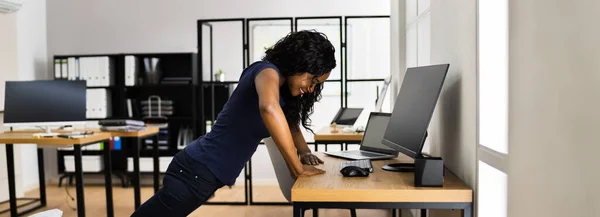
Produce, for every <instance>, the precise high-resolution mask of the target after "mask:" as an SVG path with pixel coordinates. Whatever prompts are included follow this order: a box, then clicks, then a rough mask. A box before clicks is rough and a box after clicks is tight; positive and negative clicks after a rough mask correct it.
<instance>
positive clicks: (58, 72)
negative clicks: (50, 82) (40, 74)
mask: <svg viewBox="0 0 600 217" xmlns="http://www.w3.org/2000/svg"><path fill="white" fill-rule="evenodd" d="M60 67H61V59H55V60H54V78H61V77H62V74H61V73H62V71H61V70H60Z"/></svg>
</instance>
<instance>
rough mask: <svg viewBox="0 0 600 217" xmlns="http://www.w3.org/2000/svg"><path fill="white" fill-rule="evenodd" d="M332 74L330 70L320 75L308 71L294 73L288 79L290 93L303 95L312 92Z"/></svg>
mask: <svg viewBox="0 0 600 217" xmlns="http://www.w3.org/2000/svg"><path fill="white" fill-rule="evenodd" d="M330 74H331V72H328V73H325V74H323V75H321V76H319V77H317V76H315V75H312V74H310V73H308V72H305V73H302V74H297V75H292V76H290V77H288V80H287V83H288V86H289V88H290V93H291V94H292V96H302V95H303V94H305V93H312V92H313V91H314V90H315V86H316V85H317V84H319V83H323V82H324V81H325V80H327V78H329V75H330Z"/></svg>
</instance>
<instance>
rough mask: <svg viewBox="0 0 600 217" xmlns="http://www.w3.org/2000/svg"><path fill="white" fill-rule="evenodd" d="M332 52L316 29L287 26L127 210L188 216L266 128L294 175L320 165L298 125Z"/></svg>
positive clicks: (239, 164)
mask: <svg viewBox="0 0 600 217" xmlns="http://www.w3.org/2000/svg"><path fill="white" fill-rule="evenodd" d="M334 52H335V49H334V47H333V45H332V44H331V43H330V42H329V41H328V40H327V37H326V36H325V35H324V34H322V33H318V32H315V31H300V32H295V33H290V34H289V35H287V36H286V37H284V38H283V39H281V40H280V41H279V42H277V43H276V44H275V45H274V46H273V47H271V48H270V49H268V50H267V51H266V55H265V56H264V58H263V60H262V61H258V62H255V63H253V64H252V65H250V66H249V67H248V68H246V69H245V70H244V71H243V73H242V75H241V77H240V80H239V84H238V86H237V88H236V89H235V91H234V92H233V94H232V95H231V97H230V99H229V101H227V103H226V104H225V106H224V107H223V110H222V111H221V112H220V113H219V115H218V117H217V121H216V123H215V125H214V126H213V127H212V129H211V131H210V132H209V133H208V134H206V135H204V136H201V137H200V138H198V139H196V140H195V141H193V142H192V143H190V144H189V145H188V146H187V147H186V148H185V149H184V150H183V151H181V152H179V153H178V154H176V155H175V157H174V158H173V161H172V162H171V164H170V165H169V167H168V169H167V172H166V175H165V177H164V180H163V188H161V189H160V190H159V191H158V192H157V193H156V194H155V195H154V196H153V197H152V198H150V199H149V200H148V201H146V202H145V203H144V204H142V206H140V207H139V208H138V209H137V210H136V211H135V213H133V215H132V216H145V217H146V216H187V215H188V214H189V213H191V212H192V211H194V210H195V209H197V208H198V207H199V206H200V205H202V204H203V203H204V202H206V201H207V200H208V199H209V198H210V196H211V195H213V193H214V192H215V191H216V190H217V189H219V188H221V187H223V186H225V185H227V186H231V185H233V184H234V182H235V179H236V178H237V177H238V175H239V174H240V172H241V171H242V169H243V168H244V166H245V164H246V163H247V162H248V160H249V159H250V157H252V155H253V154H254V152H255V151H256V148H257V146H258V144H259V143H260V141H261V140H262V139H263V138H266V137H269V136H270V137H272V138H273V140H274V141H275V143H276V144H277V146H278V147H279V150H280V151H281V153H282V155H283V157H284V159H285V161H286V164H287V166H288V168H289V169H290V172H291V174H293V176H294V178H297V177H298V176H312V175H317V174H322V173H324V171H322V170H320V169H318V168H316V167H314V166H313V165H317V164H319V163H323V161H322V160H321V159H319V158H317V157H316V156H314V155H313V154H311V152H310V150H309V149H308V146H307V144H306V141H304V137H303V136H302V133H301V130H300V125H302V127H304V128H306V129H308V125H309V124H310V119H309V116H310V115H311V114H312V112H313V105H314V103H315V102H316V101H318V100H319V99H320V97H321V90H322V89H323V82H324V81H325V80H326V79H327V78H328V77H329V74H330V73H331V70H332V69H333V68H335V66H336V61H335V57H334ZM309 130H310V129H309ZM298 156H300V158H299V157H298Z"/></svg>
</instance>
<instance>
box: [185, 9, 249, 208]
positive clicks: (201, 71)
mask: <svg viewBox="0 0 600 217" xmlns="http://www.w3.org/2000/svg"><path fill="white" fill-rule="evenodd" d="M215 22H241V23H242V45H243V46H242V53H243V54H242V69H241V70H243V68H244V67H246V64H247V62H246V60H247V57H246V56H245V52H244V50H246V42H245V41H246V38H245V32H246V19H244V18H230V19H202V20H198V21H197V30H198V60H197V62H198V71H199V74H200V76H198V77H199V79H198V80H199V81H198V84H199V86H200V96H202V97H203V96H204V85H205V83H207V85H210V87H211V98H210V100H211V102H212V103H211V105H212V107H211V108H212V111H211V119H212V120H211V123H214V121H215V119H216V117H215V111H214V110H215V109H214V98H215V97H214V94H215V92H214V85H215V82H214V81H213V76H212V71H213V65H212V64H213V47H212V44H213V41H212V38H213V36H212V25H211V24H210V23H215ZM203 25H207V26H209V28H210V45H209V46H210V72H209V75H210V76H209V78H210V80H209V81H208V82H206V81H204V78H203V75H204V68H203V64H204V63H203V61H202V58H203V52H202V51H203V50H202V36H203V34H202V32H203V31H202V26H203ZM222 83H223V82H219V84H222ZM227 83H237V82H227ZM205 100H206V99H203V100H200V108H201V111H202V112H201V115H200V117H201V118H200V126H203V127H201V128H200V129H201V130H200V132H201V133H202V134H205V133H206V119H205V115H204V114H205V113H206V111H204V101H205ZM244 171H245V172H244V175H245V177H244V201H243V202H220V201H218V202H217V201H210V200H209V201H207V202H206V203H205V204H211V205H248V202H249V201H248V194H249V192H248V184H249V180H248V179H249V178H248V177H249V176H250V175H249V171H248V163H246V166H245V167H244Z"/></svg>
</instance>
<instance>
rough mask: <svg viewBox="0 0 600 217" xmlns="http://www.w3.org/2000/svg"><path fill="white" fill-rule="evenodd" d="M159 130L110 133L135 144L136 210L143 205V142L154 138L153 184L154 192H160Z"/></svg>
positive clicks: (133, 148)
mask: <svg viewBox="0 0 600 217" xmlns="http://www.w3.org/2000/svg"><path fill="white" fill-rule="evenodd" d="M158 131H159V129H158V128H146V129H144V130H142V131H136V132H108V133H110V134H111V136H113V137H116V136H118V137H121V138H129V139H132V140H137V141H132V143H131V144H133V147H132V150H133V177H134V178H133V184H134V186H133V187H134V190H133V191H134V206H135V209H137V208H138V207H140V205H141V193H140V192H141V190H140V187H141V184H140V179H141V177H140V148H141V147H142V140H143V139H145V138H148V137H151V136H152V137H153V141H152V163H153V164H154V165H153V172H152V173H153V180H154V181H153V182H154V183H153V184H154V192H157V191H158V188H159V183H160V180H159V178H160V171H159V167H160V165H159V158H158V157H159V150H158Z"/></svg>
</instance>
